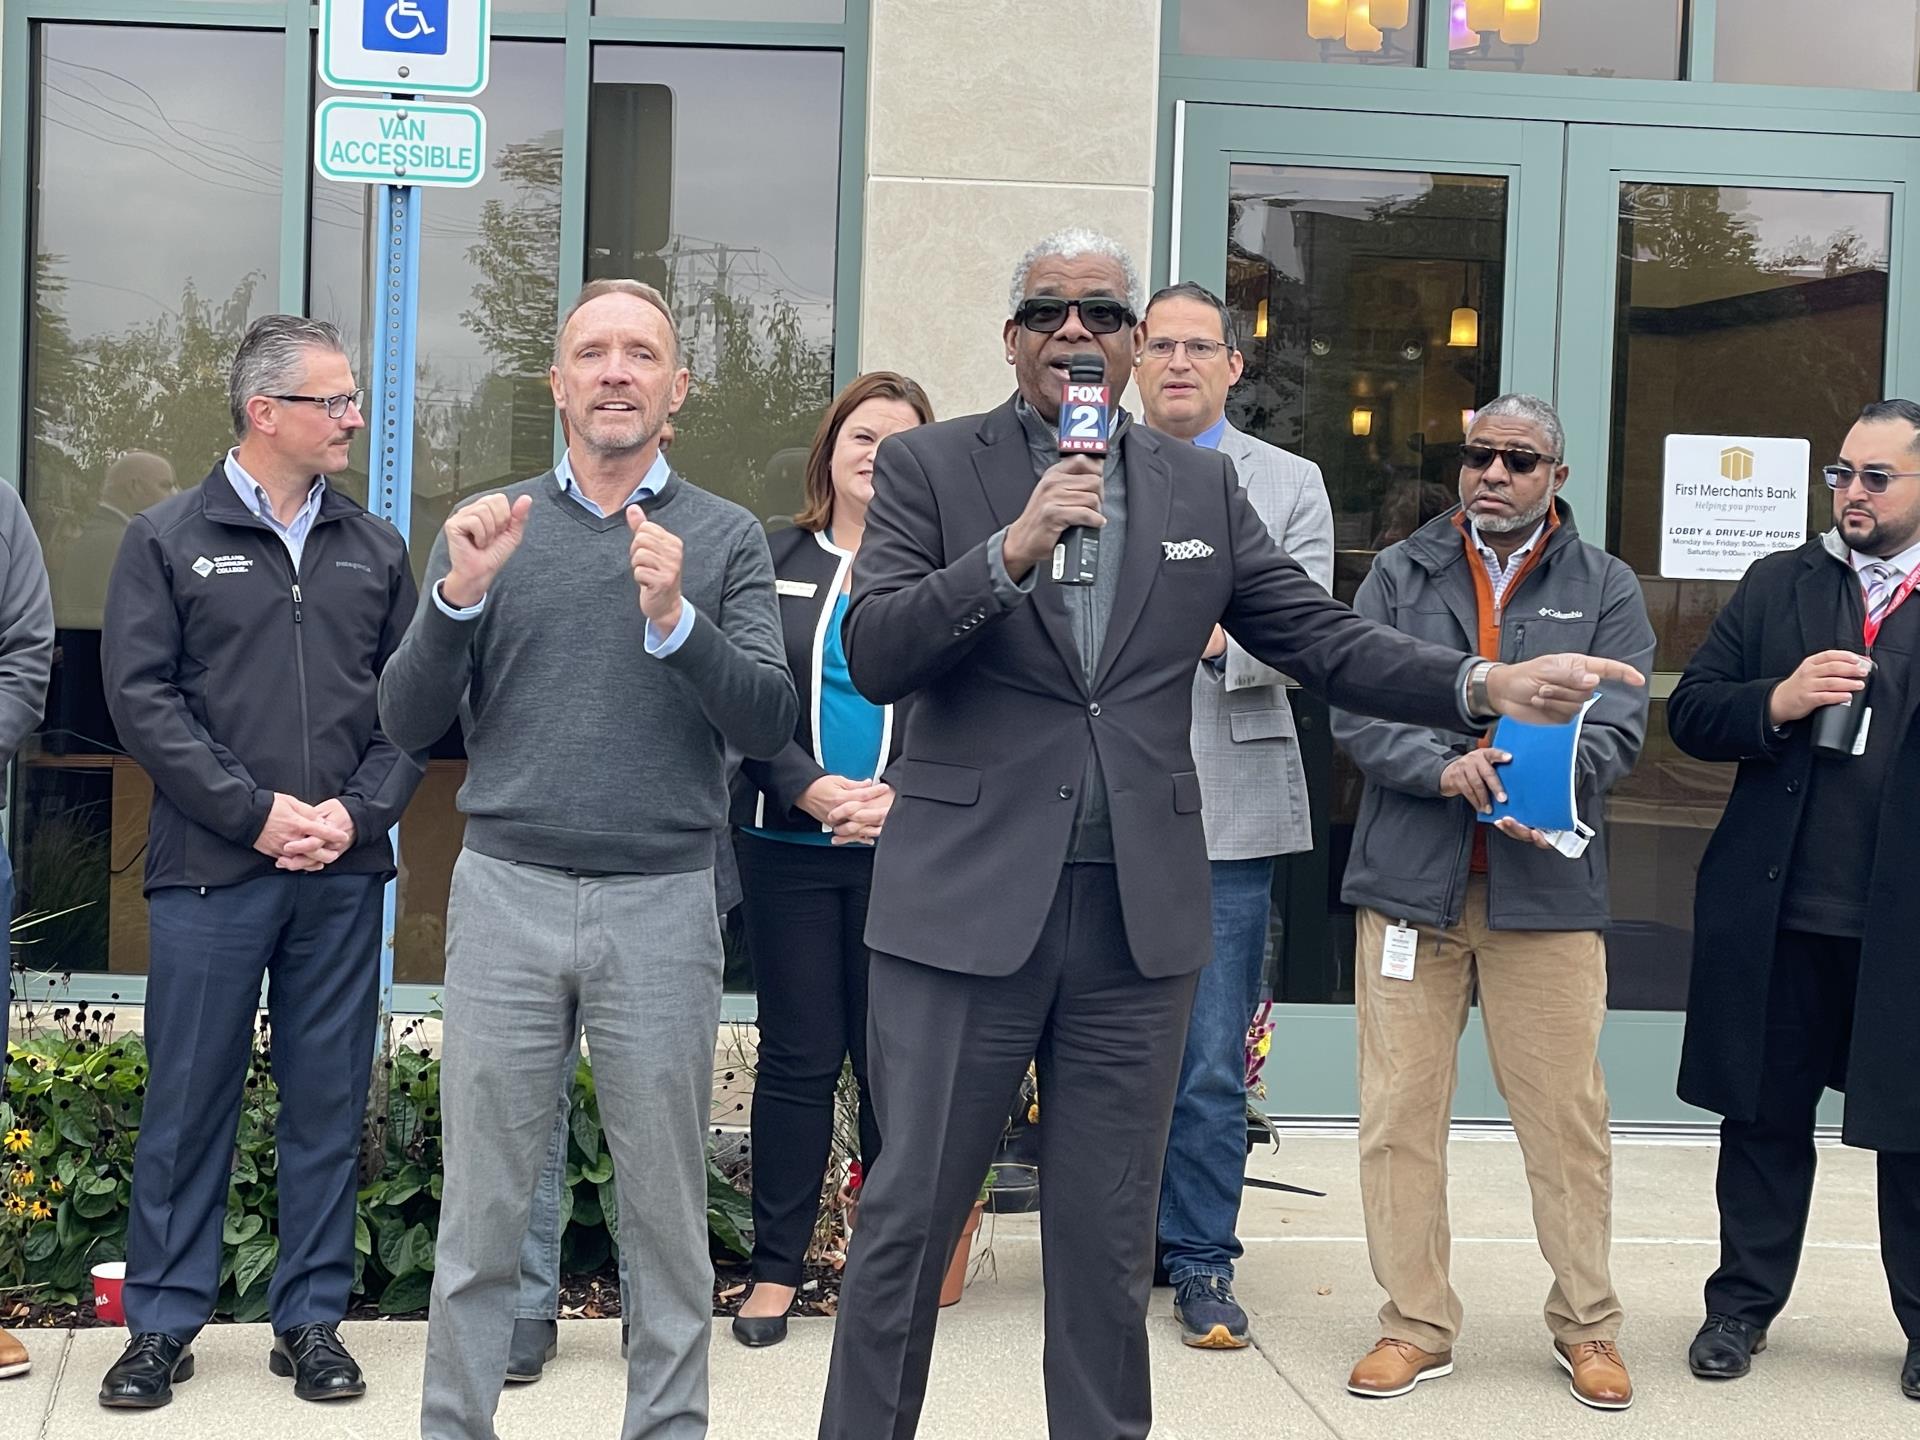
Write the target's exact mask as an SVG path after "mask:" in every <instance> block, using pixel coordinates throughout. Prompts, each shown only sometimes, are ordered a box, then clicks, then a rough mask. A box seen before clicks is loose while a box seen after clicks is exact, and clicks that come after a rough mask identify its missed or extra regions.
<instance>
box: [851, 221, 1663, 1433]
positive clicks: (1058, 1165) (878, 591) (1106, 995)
mask: <svg viewBox="0 0 1920 1440" xmlns="http://www.w3.org/2000/svg"><path fill="white" fill-rule="evenodd" d="M1011 301H1012V313H1013V318H1012V319H1010V320H1009V321H1008V322H1007V324H1006V328H1005V335H1004V338H1005V345H1006V356H1007V361H1008V363H1009V364H1011V365H1012V366H1013V367H1014V371H1015V374H1016V376H1017V377H1018V382H1019V390H1018V393H1017V394H1015V395H1014V397H1013V398H1012V399H1011V400H1009V401H1008V402H1007V403H1006V404H1004V405H1002V406H1000V407H999V408H998V409H996V410H994V411H992V412H990V413H988V414H986V415H976V416H972V417H970V418H966V419H961V420H952V421H948V422H946V423H945V424H938V425H927V426H922V427H921V428H919V429H917V430H913V431H909V432H903V433H901V434H900V435H897V436H894V437H892V438H890V439H888V440H887V441H886V442H884V443H883V444H882V445H881V447H880V451H879V456H878V461H877V466H876V473H875V483H874V502H873V508H872V511H871V513H870V515H869V518H868V521H867V535H866V540H865V542H864V544H863V546H862V549H861V553H860V562H859V564H858V565H857V566H856V567H855V574H854V590H853V603H852V607H851V610H850V612H849V614H848V617H847V621H846V636H845V639H846V650H847V660H848V665H849V668H850V670H851V672H852V676H853V681H854V684H855V685H856V686H858V687H859V688H860V689H861V690H862V691H863V692H864V693H865V694H866V695H867V697H868V698H869V699H871V700H873V701H875V702H876V703H888V702H894V701H900V700H904V699H906V698H907V697H908V696H912V697H913V710H912V714H911V717H910V718H909V720H908V722H907V735H906V743H905V749H904V752H903V756H902V758H901V759H900V760H899V761H898V762H896V764H895V765H894V766H893V767H892V768H890V769H889V771H888V779H889V780H890V781H892V783H893V786H894V791H895V797H896V798H895V802H894V806H893V810H892V812H891V813H890V814H889V815H888V817H887V829H886V834H885V836H884V837H883V838H882V840H881V842H880V846H879V850H878V853H877V855H876V856H875V867H874V884H873V899H872V905H871V908H870V910H869V912H868V923H867V942H868V944H869V945H870V946H871V947H872V949H873V951H874V955H873V965H872V972H871V980H870V984H871V990H870V1002H869V1006H870V1008H869V1015H870V1016H871V1019H870V1022H869V1023H870V1030H869V1063H870V1065H871V1067H872V1076H873V1088H874V1097H875V1102H876V1107H877V1110H878V1114H879V1121H880V1131H881V1133H882V1134H883V1135H884V1136H885V1137H886V1143H887V1153H886V1158H885V1159H883V1160H882V1161H881V1162H880V1164H879V1165H877V1166H876V1167H875V1169H874V1173H873V1175H872V1176H871V1178H870V1179H869V1181H868V1183H867V1186H866V1188H865V1190H864V1191H863V1192H862V1197H861V1203H860V1227H859V1229H858V1231H856V1232H855V1238H854V1242H853V1249H852V1254H851V1257H850V1259H849V1262H848V1265H847V1270H846V1275H845V1279H844V1284H843V1293H842V1297H841V1303H840V1309H839V1319H838V1321H837V1329H836V1333H835V1335H834V1348H833V1368H832V1373H831V1375H830V1377H829V1379H828V1382H827V1396H826V1405H825V1411H824V1414H823V1415H822V1418H821V1426H820V1434H821V1436H822V1437H823V1440H906V1437H909V1436H911V1435H912V1434H913V1433H914V1431H915V1428H916V1426H917V1425H918V1423H919V1416H920V1406H921V1402H922V1399H923V1397H924V1394H925V1389H926V1379H927V1368H928V1362H929V1360H930V1358H931V1355H932V1350H933V1331H934V1321H935V1318H936V1315H937V1314H938V1292H939V1288H940V1279H941V1275H942V1273H943V1272H944V1270H945V1269H946V1265H947V1258H948V1256H949V1254H950V1253H951V1252H952V1249H953V1245H954V1242H955V1240H956V1239H957V1238H958V1236H959V1234H960V1230H961V1227H962V1225H963V1223H964V1221H965V1218H966V1214H967V1211H968V1208H969V1207H970V1205H971V1204H972V1202H973V1199H974V1197H975V1195H976V1194H977V1193H978V1192H979V1189H980V1183H981V1179H982V1177H983V1176H984V1174H985V1172H986V1168H987V1164H988V1160H989V1158H990V1156H991V1154H992V1151H993V1145H994V1140H995V1137H996V1134H997V1132H998V1131H999V1129H1000V1126H1001V1124H1002V1123H1003V1122H1004V1120H1005V1117H1006V1115H1007V1112H1008V1109H1009V1107H1010V1105H1011V1103H1012V1100H1013V1095H1014V1090H1015V1087H1016V1085H1017V1084H1018V1083H1019V1080H1020V1078H1021V1076H1022V1075H1023V1074H1024V1072H1025V1070H1026V1066H1027V1062H1028V1059H1029V1058H1030V1057H1031V1058H1034V1059H1037V1061H1038V1065H1039V1080H1040V1095H1041V1103H1042V1104H1043V1105H1044V1106H1045V1109H1046V1116H1045V1120H1044V1122H1043V1123H1042V1125H1041V1127H1040V1134H1041V1151H1040V1168H1041V1172H1042V1174H1043V1176H1044V1177H1045V1183H1044V1184H1043V1185H1042V1187H1041V1196H1042V1198H1041V1232H1042V1236H1043V1240H1044V1256H1045V1260H1044V1263H1045V1268H1046V1281H1047V1300H1046V1325H1047V1346H1046V1359H1045V1373H1046V1388H1047V1424H1048V1433H1049V1434H1050V1435H1051V1436H1052V1437H1054V1440H1136V1437H1141V1436H1144V1435H1146V1433H1147V1430H1148V1427H1149V1426H1150V1424H1151V1417H1152V1402H1151V1395H1150V1387H1149V1384H1148V1375H1147V1332H1146V1308H1147V1295H1148V1289H1149V1283H1150V1280H1151V1278H1152V1260H1153V1237H1154V1221H1155V1211H1156V1207H1157V1206H1158V1203H1159V1195H1160V1168H1161V1160H1162V1157H1163V1155H1164V1153H1165V1150H1166V1140H1167V1122H1168V1118H1169V1115H1170V1113H1171V1109H1172V1105H1173V1095H1174V1084H1175V1081H1176V1079H1177V1078H1178V1075H1179V1070H1180V1056H1181V1051H1182V1045H1183V1042H1184V1039H1185V1035H1186V1028H1187V1013H1188V1009H1189V1007H1190V1005H1191V1002H1192V997H1193V988H1194V979H1195V974H1196V972H1197V971H1198V970H1199V969H1200V968H1201V967H1202V966H1204V965H1205V964H1206V963H1207V960H1208V957H1209V956H1210V954H1211V953H1212V952H1211V945H1210V933H1211V932H1210V922H1209V882H1208V870H1207V849H1206V838H1205V835H1204V833H1203V832H1202V829H1201V824H1200V782H1199V778H1198V776H1197V775H1196V774H1195V773H1194V766H1193V759H1192V756H1191V754H1190V752H1189V749H1188V737H1189V733H1190V729H1191V725H1192V718H1193V717H1192V701H1191V695H1192V685H1193V666H1194V663H1195V660H1196V658H1197V657H1198V656H1199V655H1200V653H1201V652H1202V651H1203V650H1205V649H1206V647H1207V643H1208V641H1209V639H1210V638H1211V636H1212V633H1213V627H1214V625H1215V624H1216V623H1219V624H1221V625H1223V626H1224V627H1225V628H1226V630H1227V631H1228V633H1229V634H1231V635H1232V636H1233V638H1234V639H1235V640H1237V641H1239V642H1240V644H1241V645H1242V646H1244V647H1245V648H1246V649H1247V650H1248V651H1249V652H1250V653H1252V654H1253V655H1255V656H1256V657H1258V658H1259V659H1261V660H1264V661H1266V662H1267V663H1268V664H1270V665H1273V666H1275V667H1276V668H1278V669H1281V670H1284V671H1285V672H1286V673H1287V674H1289V675H1292V676H1294V677H1296V678H1297V679H1299V680H1300V681H1301V683H1302V684H1304V685H1306V686H1307V688H1309V689H1311V690H1314V691H1317V692H1318V693H1320V694H1322V695H1324V696H1326V697H1327V698H1328V699H1329V700H1331V701H1332V702H1333V703H1334V704H1336V705H1339V706H1341V707H1343V708H1345V709H1348V710H1358V711H1364V712H1367V713H1370V714H1377V715H1380V716H1383V717H1385V718H1388V719H1396V720H1404V721H1410V722H1414V723H1419V724H1427V725H1448V726H1456V727H1462V728H1481V727H1482V726H1484V724H1486V723H1488V722H1490V721H1491V720H1492V719H1493V718H1494V716H1495V715H1496V713H1506V714H1516V715H1523V716H1528V717H1531V718H1538V719H1562V718H1565V717H1566V716H1568V715H1571V714H1572V713H1573V711H1574V710H1575V708H1577V706H1578V704H1579V703H1580V701H1581V700H1583V699H1584V698H1585V697H1586V695H1587V694H1588V693H1589V692H1590V691H1591V690H1592V689H1593V688H1594V686H1595V685H1597V684H1598V683H1599V681H1600V680H1601V679H1603V678H1604V679H1625V680H1630V681H1637V680H1638V679H1639V677H1638V676H1637V675H1636V674H1635V672H1633V671H1632V670H1631V669H1629V668H1628V667H1626V666H1624V665H1621V664H1619V663H1618V662H1615V661H1609V660H1595V659H1588V658H1587V657H1585V656H1577V655H1562V656H1551V657H1548V658H1546V659H1542V660H1535V661H1529V662H1527V663H1526V664H1522V665H1492V664H1490V663H1487V662H1482V661H1477V660H1476V659H1475V658H1474V657H1472V656H1467V655H1461V654H1459V653H1457V652H1454V651H1449V650H1443V649H1440V648H1438V647H1435V646H1431V645H1423V644H1420V643H1418V642H1416V641H1413V640H1410V639H1408V638H1406V637H1405V636H1402V635H1399V634H1397V633H1395V632H1394V631H1392V630H1389V629H1387V628H1386V627H1384V626H1379V625H1375V624H1372V623H1370V622H1368V621H1365V620H1362V619H1360V618H1359V617H1358V616H1356V615H1354V614H1353V612H1352V611H1350V610H1348V609H1347V608H1346V607H1345V606H1344V605H1341V604H1339V603H1337V602H1336V601H1334V600H1332V599H1329V598H1328V596H1327V594H1326V592H1325V591H1323V590H1321V589H1320V587H1319V586H1318V585H1316V584H1314V582H1313V581H1312V580H1310V579H1309V578H1308V577H1307V575H1306V573H1305V572H1304V571H1302V570H1301V569H1300V567H1299V566H1298V565H1296V564H1295V563H1294V562H1293V561H1292V560H1291V559H1289V558H1288V557H1287V556H1286V555H1285V554H1284V553H1283V552H1282V551H1281V550H1280V549H1279V548H1278V547H1277V546H1276V545H1275V544H1274V543H1273V541H1272V539H1271V538H1270V537H1269V536H1268V534H1267V530H1266V527H1265V526H1264V525H1262V524H1261V523H1260V520H1259V518H1258V517H1257V516H1256V515H1255V514H1254V512H1253V510H1252V509H1251V508H1250V507H1249V505H1248V504H1247V500H1246V497H1245V492H1244V491H1243V490H1242V489H1241V487H1240V485H1239V483H1238V481H1237V479H1236V477H1235V475H1234V472H1233V466H1232V462H1231V461H1229V460H1227V459H1226V458H1225V457H1223V456H1222V455H1220V454H1219V453H1218V452H1217V451H1208V450H1201V449H1198V448H1196V447H1194V446H1192V445H1189V444H1186V443H1185V442H1183V441H1178V440H1173V439H1170V438H1168V437H1166V436H1161V435H1156V434H1154V433H1153V432H1152V431H1150V430H1147V429H1146V428H1145V427H1143V426H1140V425H1138V424H1135V423H1132V422H1131V420H1130V419H1129V418H1128V417H1126V416H1125V415H1120V416H1118V417H1117V423H1116V424H1115V426H1114V433H1113V439H1112V444H1111V447H1110V451H1109V453H1108V454H1107V455H1106V456H1105V457H1104V460H1102V459H1098V458H1093V457H1088V456H1084V455H1076V456H1073V457H1070V458H1068V459H1065V460H1062V459H1061V458H1060V457H1059V454H1058V448H1057V445H1056V426H1057V423H1058V416H1059V410H1060V400H1061V393H1062V386H1063V384H1064V382H1065V380H1066V368H1067V367H1066V360H1067V357H1068V356H1069V355H1073V354H1084V353H1090V352H1097V353H1098V354H1099V356H1100V358H1101V359H1102V360H1103V361H1104V362H1105V368H1106V377H1107V381H1108V383H1109V384H1110V385H1111V386H1112V387H1113V393H1115V394H1118V393H1119V391H1120V389H1121V388H1122V387H1123V386H1124V385H1125V383H1126V380H1127V377H1128V375H1129V374H1130V372H1131V370H1132V367H1133V362H1134V349H1135V346H1136V344H1137V343H1138V338H1139V332H1138V326H1137V317H1138V310H1139V306H1140V283H1139V278H1138V276H1137V274H1136V272H1135V270H1134V267H1133V263H1132V261H1131V260H1130V259H1129V258H1128V257H1127V255H1126V253H1125V251H1123V250H1122V249H1121V248H1120V246H1119V245H1117V244H1116V243H1115V242H1113V241H1112V240H1109V239H1107V238H1105V237H1104V236H1100V235H1095V234H1092V233H1090V232H1087V231H1081V230H1073V231H1066V232H1063V233H1061V234H1059V235H1055V236H1053V237H1050V238H1049V239H1047V240H1044V241H1042V242H1041V243H1040V244H1038V245H1036V246H1035V247H1034V248H1033V249H1032V250H1031V251H1029V252H1028V253H1027V255H1026V256H1025V257H1024V258H1023V259H1022V260H1021V262H1020V265H1019V267H1018V268H1017V269H1016V271H1015V273H1014V280H1013V291H1012V295H1011ZM1075 525H1087V526H1095V527H1099V528H1100V556H1099V568H1098V574H1097V579H1096V581H1095V583H1093V584H1089V585H1072V586H1069V585H1059V584H1055V583H1053V582H1052V581H1051V580H1049V579H1047V578H1044V575H1043V571H1048V570H1049V566H1048V564H1047V560H1048V557H1050V556H1051V554H1052V551H1053V546H1054V542H1055V540H1056V539H1057V538H1058V537H1059V535H1060V534H1061V532H1062V531H1063V530H1064V529H1066V528H1067V527H1069V526H1075Z"/></svg>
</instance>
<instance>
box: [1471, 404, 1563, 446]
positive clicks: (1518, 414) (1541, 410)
mask: <svg viewBox="0 0 1920 1440" xmlns="http://www.w3.org/2000/svg"><path fill="white" fill-rule="evenodd" d="M1500 415H1504V416H1506V417H1507V418H1508V419H1510V420H1524V421H1526V422H1527V423H1528V424H1529V425H1534V426H1537V427H1539V430H1540V433H1541V434H1542V435H1544V436H1545V437H1546V441H1547V448H1548V449H1549V450H1551V451H1552V452H1553V457H1554V459H1556V460H1559V461H1562V462H1564V461H1565V460H1566V458H1567V432H1566V429H1565V427H1563V426H1562V425H1561V424H1560V412H1559V411H1558V410H1556V409H1554V408H1553V406H1552V405H1550V404H1548V403H1547V402H1546V401H1545V400H1542V399H1541V398H1540V397H1539V396H1538V395H1520V394H1507V395H1502V396H1501V397H1500V398H1499V399H1497V400H1489V401H1488V402H1487V403H1486V404H1484V405H1482V406H1481V407H1480V409H1479V411H1478V413H1476V414H1475V415H1474V417H1473V423H1474V424H1476V425H1478V424H1479V423H1480V422H1481V421H1482V420H1486V419H1489V418H1491V417H1495V416H1500Z"/></svg>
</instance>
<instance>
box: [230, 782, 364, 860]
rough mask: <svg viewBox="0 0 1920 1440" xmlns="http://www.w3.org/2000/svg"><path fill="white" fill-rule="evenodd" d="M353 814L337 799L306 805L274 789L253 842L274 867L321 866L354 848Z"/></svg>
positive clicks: (255, 847)
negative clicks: (261, 824)
mask: <svg viewBox="0 0 1920 1440" xmlns="http://www.w3.org/2000/svg"><path fill="white" fill-rule="evenodd" d="M353 841H354V830H353V817H352V816H351V815H349V814H347V807H346V806H345V805H342V804H341V803H340V802H339V801H338V800H337V799H336V800H322V801H321V802H320V803H319V804H318V805H308V804H307V803H306V802H304V801H302V800H296V799H295V798H294V797H293V796H291V795H287V794H284V793H282V792H280V791H275V792H274V796H273V809H272V810H270V811H269V812H268V813H267V823H266V828H264V829H263V830H261V832H260V836H259V838H258V839H256V840H255V841H254V842H253V848H254V849H256V850H258V851H259V852H260V853H261V854H262V855H271V856H272V857H273V863H274V868H275V869H276V870H309V871H310V870H324V869H326V868H327V866H329V865H331V864H333V862H334V861H336V860H338V859H339V858H340V857H341V856H342V855H344V854H346V853H347V851H349V850H351V849H352V848H353Z"/></svg>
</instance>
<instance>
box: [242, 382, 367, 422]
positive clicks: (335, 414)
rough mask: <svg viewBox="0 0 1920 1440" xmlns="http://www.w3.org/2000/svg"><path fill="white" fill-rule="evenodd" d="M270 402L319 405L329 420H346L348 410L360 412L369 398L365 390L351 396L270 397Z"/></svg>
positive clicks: (268, 397) (356, 391) (355, 392)
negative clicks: (296, 402) (285, 401)
mask: <svg viewBox="0 0 1920 1440" xmlns="http://www.w3.org/2000/svg"><path fill="white" fill-rule="evenodd" d="M266 398H267V399H269V400H294V401H298V402H299V403H300V404H302V405H318V406H320V407H321V408H322V409H323V410H325V411H326V412H327V418H328V419H329V420H342V419H345V418H346V414H347V411H348V410H358V409H359V408H360V407H361V405H362V403H363V402H364V401H365V400H366V398H367V392H366V391H365V390H364V389H360V390H355V391H354V392H353V393H352V394H351V395H269V396H267V397H266Z"/></svg>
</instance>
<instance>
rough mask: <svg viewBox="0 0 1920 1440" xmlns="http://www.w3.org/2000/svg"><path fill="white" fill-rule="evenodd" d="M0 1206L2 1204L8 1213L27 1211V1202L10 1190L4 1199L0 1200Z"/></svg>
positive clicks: (24, 1212) (20, 1213) (23, 1212)
mask: <svg viewBox="0 0 1920 1440" xmlns="http://www.w3.org/2000/svg"><path fill="white" fill-rule="evenodd" d="M0 1206H3V1207H4V1208H5V1209H6V1212H7V1213H8V1214H9V1215H24V1214H26V1213H27V1202H26V1201H24V1200H22V1199H21V1198H20V1197H19V1196H18V1195H15V1194H14V1193H13V1192H12V1191H8V1192H7V1197H6V1199H5V1200H0Z"/></svg>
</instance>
